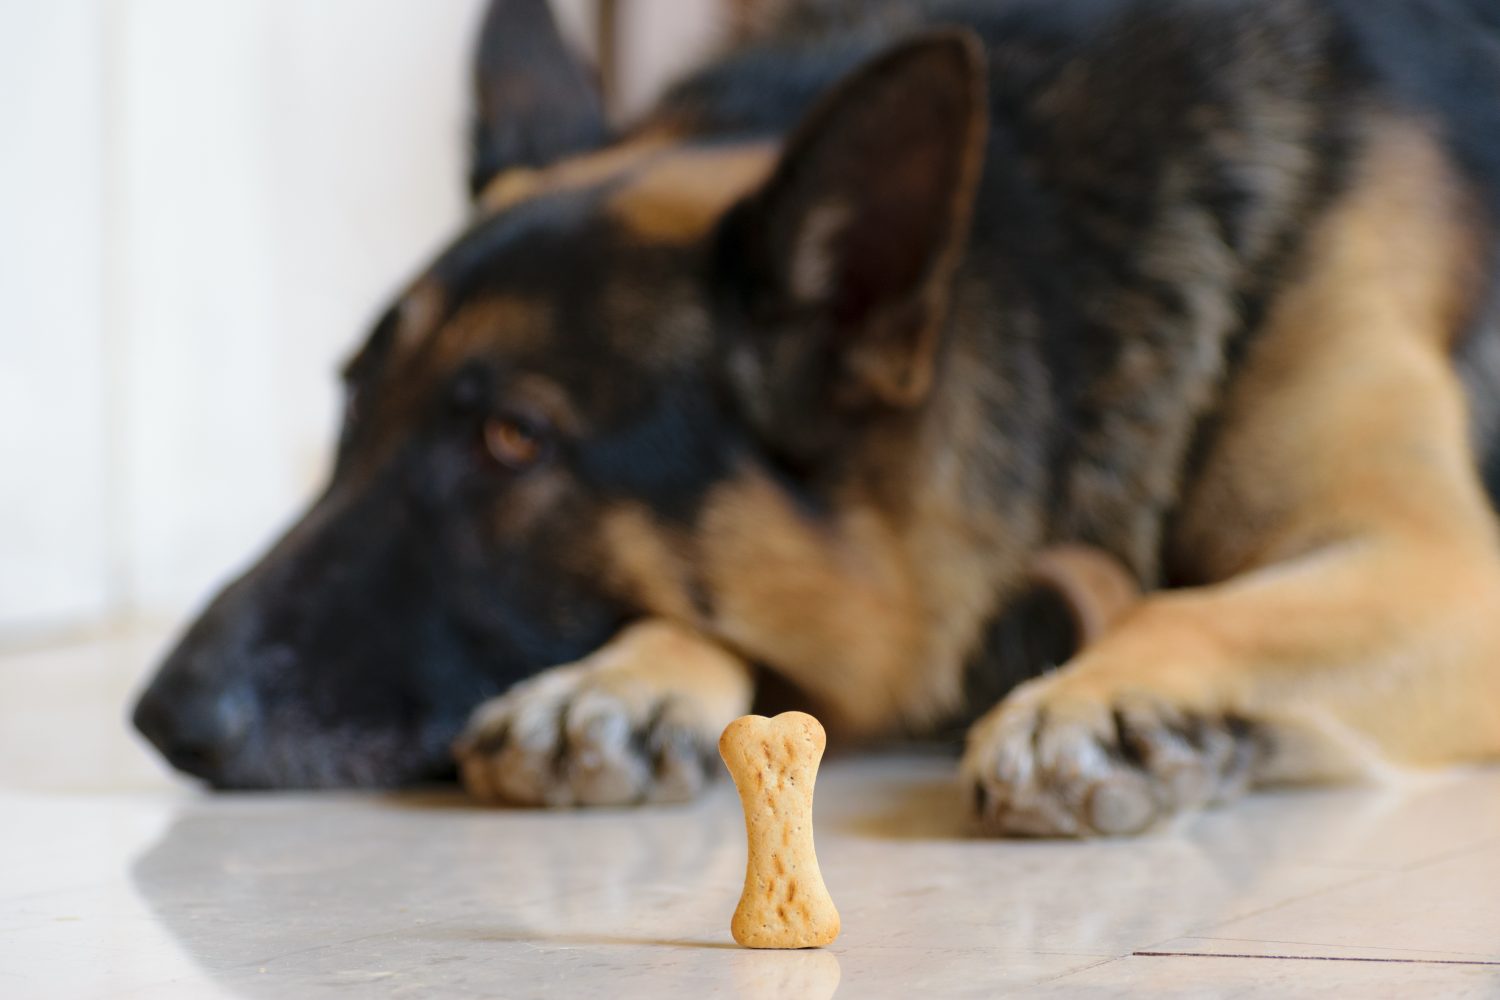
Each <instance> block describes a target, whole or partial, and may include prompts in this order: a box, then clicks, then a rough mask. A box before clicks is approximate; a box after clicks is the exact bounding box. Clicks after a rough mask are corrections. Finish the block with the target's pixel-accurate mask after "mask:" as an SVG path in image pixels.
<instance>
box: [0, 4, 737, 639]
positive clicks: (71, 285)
mask: <svg viewBox="0 0 1500 1000" xmlns="http://www.w3.org/2000/svg"><path fill="white" fill-rule="evenodd" d="M482 6H483V3H482V0H443V2H441V3H414V2H412V0H317V2H316V3H294V2H290V0H213V2H205V0H46V2H17V3H9V4H3V5H0V136H3V137H4V138H3V143H4V145H3V154H0V220H4V222H3V225H0V301H3V302H5V303H6V320H5V322H4V324H3V325H0V640H5V639H13V638H15V637H17V636H22V637H24V636H28V635H34V634H37V633H39V632H41V633H45V632H48V631H52V630H55V629H57V628H60V627H71V626H78V625H89V624H93V623H98V622H100V621H104V620H108V619H110V618H111V617H116V616H119V615H122V614H139V613H145V614H149V615H175V614H180V613H182V611H183V610H184V609H185V608H187V607H188V606H190V605H192V604H194V603H196V602H198V601H199V600H201V599H202V597H203V596H204V595H205V593H206V591H207V590H208V589H209V588H210V587H211V586H213V585H215V584H216V583H217V582H219V581H221V580H222V579H224V578H225V577H226V576H227V575H228V574H229V573H230V572H232V571H233V570H234V569H236V568H238V567H239V566H241V565H243V563H244V562H245V560H247V559H248V558H249V557H251V556H252V555H253V554H254V553H255V552H256V551H257V550H258V549H259V548H261V547H262V546H263V545H264V544H265V543H266V542H267V541H269V539H270V538H271V537H272V536H274V534H275V533H276V532H278V531H279V530H280V529H281V527H282V526H284V524H285V523H286V522H287V521H288V520H289V519H290V518H291V517H292V516H293V514H294V513H295V511H296V509H297V508H298V507H299V505H301V504H302V503H304V502H305V501H306V499H307V498H308V497H309V496H310V495H311V493H312V492H313V491H314V490H315V489H316V488H317V485H318V483H319V481H320V479H321V477H322V475H323V470H324V468H325V464H326V459H327V455H328V449H329V444H330V440H331V437H332V435H333V432H334V428H335V426H336V409H337V395H336V384H335V379H334V371H335V370H336V368H337V365H338V362H339V361H340V360H341V359H342V357H343V356H344V355H345V354H346V353H347V352H348V351H350V350H351V349H352V348H353V347H354V346H355V345H356V342H357V341H358V339H359V338H360V336H361V333H362V331H363V330H364V328H365V327H366V326H367V324H368V323H369V322H370V321H371V319H372V318H373V317H374V316H376V315H377V314H378V313H379V311H380V309H381V308H382V306H383V303H384V301H385V299H386V297H387V296H388V295H389V294H390V293H391V292H392V291H393V290H394V289H395V288H397V287H398V286H399V285H400V284H401V283H402V282H403V281H404V280H405V279H406V278H407V277H408V276H409V275H410V274H412V273H413V272H414V271H415V269H417V268H418V267H419V266H420V265H421V263H422V261H423V260H424V259H426V258H427V257H428V256H429V255H430V254H431V253H432V252H433V251H434V250H436V249H437V248H438V247H439V246H440V245H441V244H442V243H443V242H444V240H445V239H446V238H447V237H448V236H449V235H451V234H452V233H453V232H454V231H455V230H456V229H457V228H458V227H459V226H460V225H461V223H462V220H463V218H464V214H465V204H464V201H463V197H462V193H463V178H464V166H465V165H464V160H463V153H464V144H465V141H466V136H467V132H466V114H467V104H466V98H467V93H466V88H467V72H468V67H467V64H466V58H467V54H468V51H469V48H470V46H471V44H472V34H473V31H474V28H475V26H476V25H477V23H478V19H479V17H480V15H481V13H482ZM558 7H559V8H560V11H561V13H562V15H563V19H564V22H565V24H566V25H567V26H568V28H569V29H570V30H571V31H572V32H574V33H575V34H576V35H577V36H578V37H579V38H580V39H584V38H587V37H588V35H589V33H590V28H591V12H592V4H591V3H590V2H589V0H562V2H559V4H558ZM624 8H625V14H626V17H627V23H626V30H625V32H624V37H625V39H626V44H627V46H629V48H628V50H627V52H626V53H625V54H624V65H623V75H622V83H623V89H624V94H623V101H622V103H623V104H624V105H625V106H626V107H640V106H641V105H643V104H644V103H645V102H646V99H647V97H648V95H649V93H650V92H652V91H653V90H654V89H655V88H656V86H657V85H658V84H659V82H660V80H661V79H662V77H664V76H666V75H669V74H671V73H674V72H676V71H677V69H678V68H679V67H680V66H681V65H682V64H683V63H684V62H685V61H688V60H690V59H692V58H694V56H695V54H696V53H697V52H699V51H700V50H701V49H702V47H703V45H704V44H705V41H706V39H707V37H708V36H709V35H710V34H711V33H712V31H713V29H714V27H715V23H716V20H717V8H716V5H714V4H712V3H710V2H709V0H702V2H692V3H684V2H682V0H633V2H631V3H627V4H625V5H624Z"/></svg>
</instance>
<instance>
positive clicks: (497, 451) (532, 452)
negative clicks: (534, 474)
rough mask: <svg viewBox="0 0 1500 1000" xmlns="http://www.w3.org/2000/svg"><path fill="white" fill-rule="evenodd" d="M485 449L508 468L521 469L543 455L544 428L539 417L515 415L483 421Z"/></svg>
mask: <svg viewBox="0 0 1500 1000" xmlns="http://www.w3.org/2000/svg"><path fill="white" fill-rule="evenodd" d="M484 449H485V451H486V452H487V453H488V454H489V456H490V457H491V458H493V459H494V460H495V461H497V462H499V463H500V464H501V465H503V466H505V467H506V468H507V469H511V470H513V471H515V472H520V471H521V470H523V469H528V468H530V467H531V466H533V465H535V464H536V463H537V462H540V461H541V460H542V459H543V458H544V457H545V456H546V453H547V438H546V432H545V428H543V426H542V424H541V422H540V421H538V420H534V419H531V418H528V417H522V416H517V415H515V414H510V415H506V416H499V417H490V418H489V419H488V420H486V421H485V422H484Z"/></svg>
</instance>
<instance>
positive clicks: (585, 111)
mask: <svg viewBox="0 0 1500 1000" xmlns="http://www.w3.org/2000/svg"><path fill="white" fill-rule="evenodd" d="M474 85H475V97H476V100H477V104H476V117H475V121H474V150H473V156H474V159H473V163H472V165H471V167H470V170H469V192H470V194H471V195H474V196H476V197H477V196H478V195H479V193H480V192H481V191H482V190H483V189H484V187H485V185H487V184H488V183H489V182H490V181H491V180H493V179H494V178H495V177H496V176H497V175H499V174H501V173H503V172H505V171H507V170H511V169H513V168H516V167H531V168H536V167H543V166H546V165H547V164H549V163H552V162H554V161H556V160H559V159H562V158H563V157H565V156H571V155H573V154H575V153H580V152H584V151H586V150H590V149H594V148H596V147H598V146H599V145H601V144H602V143H603V142H604V139H605V134H606V123H605V119H604V106H603V101H602V99H601V97H600V94H599V86H598V82H597V80H596V79H595V75H594V73H593V72H592V71H591V70H590V69H588V68H587V67H586V66H584V65H583V63H581V62H580V61H579V60H578V58H577V57H576V56H575V55H574V54H573V52H572V50H571V49H570V48H569V46H568V44H567V43H566V42H565V41H564V40H563V37H562V34H561V33H560V32H559V31H558V29H557V22H556V20H555V19H554V18H553V16H552V9H551V7H550V6H549V5H548V3H547V0H492V2H491V3H490V9H489V12H488V13H487V14H486V15H485V18H484V27H483V28H482V29H481V30H480V34H479V49H478V53H477V55H476V59H475V65H474Z"/></svg>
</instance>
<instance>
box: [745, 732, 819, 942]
mask: <svg viewBox="0 0 1500 1000" xmlns="http://www.w3.org/2000/svg"><path fill="white" fill-rule="evenodd" d="M825 745H826V737H825V735H824V733H823V726H822V724H821V723H819V722H818V720H817V719H814V718H813V717H812V716H810V715H808V714H806V713H805V712H783V713H782V714H781V715H778V716H776V717H775V718H774V719H767V718H766V717H764V716H760V715H747V716H744V717H742V718H739V719H736V720H735V721H733V722H731V723H730V724H729V726H728V727H727V728H726V729H725V730H724V735H722V736H721V737H719V754H720V756H722V757H723V758H724V763H725V764H726V765H728V767H729V773H730V774H731V775H733V776H734V784H735V787H736V788H738V789H739V792H740V804H741V805H742V806H743V807H744V809H745V835H746V839H747V841H748V843H749V860H748V861H747V863H746V865H745V889H744V892H743V893H742V894H741V895H740V905H739V906H738V907H737V908H736V909H735V911H734V920H733V921H732V922H731V924H730V930H731V932H732V933H733V934H734V939H735V940H736V941H738V942H739V943H740V944H742V945H744V946H745V947H746V948H817V947H821V946H822V945H826V944H828V943H830V942H831V941H833V939H834V938H836V937H838V935H839V914H838V910H836V909H835V908H834V906H833V899H832V898H830V897H829V895H828V889H827V887H826V886H824V884H823V874H822V872H820V871H819V870H818V858H817V855H816V854H814V852H813V825H812V800H813V783H814V782H815V781H816V780H817V776H818V763H819V761H821V760H822V759H823V748H824V746H825Z"/></svg>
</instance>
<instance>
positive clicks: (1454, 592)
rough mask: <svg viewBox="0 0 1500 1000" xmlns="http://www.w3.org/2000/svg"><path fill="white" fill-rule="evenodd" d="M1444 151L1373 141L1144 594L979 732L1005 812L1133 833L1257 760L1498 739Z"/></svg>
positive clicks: (1491, 538) (1471, 753)
mask: <svg viewBox="0 0 1500 1000" xmlns="http://www.w3.org/2000/svg"><path fill="white" fill-rule="evenodd" d="M1453 190H1454V187H1453V182H1452V181H1451V179H1450V178H1448V177H1447V176H1446V174H1445V171H1444V169H1443V165H1442V160H1441V154H1439V153H1438V152H1437V151H1436V150H1435V149H1434V148H1433V147H1432V145H1431V144H1430V143H1428V142H1427V141H1426V140H1425V139H1424V138H1423V137H1421V136H1420V135H1418V134H1416V133H1415V132H1413V131H1411V130H1403V129H1393V130H1392V131H1391V132H1390V133H1388V134H1386V135H1384V136H1382V137H1381V139H1379V140H1378V141H1377V142H1375V143H1374V144H1373V146H1372V151H1371V153H1370V154H1369V157H1368V158H1367V160H1366V162H1365V164H1364V173H1363V176H1362V179H1361V180H1360V181H1359V182H1358V183H1357V184H1356V186H1355V187H1354V189H1353V191H1352V193H1351V194H1349V195H1348V196H1346V199H1345V201H1344V202H1343V203H1342V204H1341V206H1340V207H1338V208H1336V209H1335V210H1334V211H1333V212H1332V213H1331V215H1330V218H1329V219H1328V220H1327V221H1325V223H1324V224H1323V225H1322V226H1321V228H1320V229H1319V230H1318V232H1317V234H1316V236H1315V239H1314V242H1313V244H1312V246H1311V247H1310V253H1309V258H1308V259H1309V260H1310V261H1311V262H1313V266H1312V267H1311V268H1310V269H1309V271H1308V273H1307V274H1306V277H1305V278H1304V279H1303V280H1302V281H1300V282H1299V283H1298V284H1297V285H1296V286H1294V287H1293V288H1291V289H1290V290H1288V291H1287V292H1286V293H1284V294H1283V297H1282V298H1281V299H1280V300H1279V301H1278V304H1277V306H1276V308H1275V309H1274V310H1273V314H1272V316H1271V317H1270V321H1269V326H1268V327H1267V329H1266V331H1265V332H1264V334H1263V335H1262V338H1261V339H1260V340H1259V341H1258V342H1257V343H1256V345H1255V347H1254V349H1253V350H1252V352H1251V354H1250V356H1249V357H1248V358H1247V360H1246V368H1245V369H1244V371H1243V372H1242V373H1241V375H1240V376H1239V378H1237V379H1236V382H1235V385H1234V388H1233V390H1232V392H1231V394H1230V395H1229V397H1228V398H1227V400H1226V406H1227V409H1226V411H1225V419H1224V424H1223V426H1224V430H1223V432H1222V433H1221V435H1220V436H1219V438H1218V440H1217V443H1216V444H1215V447H1214V449H1213V451H1212V453H1211V455H1210V458H1209V460H1208V462H1207V465H1206V467H1205V470H1204V472H1203V474H1202V476H1201V477H1200V478H1199V479H1198V480H1197V481H1196V482H1195V484H1194V485H1193V487H1192V488H1191V489H1189V490H1188V491H1187V493H1186V495H1185V497H1184V515H1183V517H1182V519H1181V523H1180V524H1179V525H1178V526H1177V530H1176V532H1175V536H1174V543H1173V544H1174V553H1175V555H1176V557H1177V561H1178V562H1180V563H1182V564H1183V565H1185V566H1188V567H1190V571H1191V572H1192V573H1193V574H1194V575H1195V576H1196V577H1198V578H1200V579H1202V580H1204V581H1205V583H1206V585H1204V586H1202V587H1197V588H1193V589H1186V590H1180V591H1176V592H1168V593H1164V594H1160V595H1157V596H1155V597H1152V598H1150V599H1148V600H1146V601H1145V602H1143V603H1142V604H1141V605H1140V606H1138V607H1137V608H1136V609H1135V610H1134V611H1132V612H1131V613H1129V614H1127V615H1126V616H1125V618H1124V619H1122V620H1121V621H1120V622H1119V623H1118V624H1117V625H1116V626H1115V627H1114V628H1113V629H1112V630H1111V631H1109V632H1108V633H1107V634H1106V635H1105V636H1104V637H1103V638H1102V639H1101V640H1100V641H1099V642H1098V643H1097V644H1095V645H1093V646H1091V647H1089V648H1087V649H1085V650H1084V651H1083V652H1082V653H1081V654H1080V655H1079V656H1078V657H1077V658H1076V659H1075V660H1074V661H1073V662H1071V663H1069V664H1067V665H1065V666H1064V667H1063V668H1061V669H1060V670H1058V671H1057V672H1056V673H1054V674H1052V675H1049V676H1046V677H1042V678H1039V679H1037V680H1035V681H1032V682H1030V683H1028V684H1026V685H1023V686H1022V687H1020V688H1018V689H1017V690H1016V691H1014V692H1013V693H1012V694H1011V696H1010V697H1008V698H1007V699H1006V700H1005V701H1004V702H1002V704H1001V705H1000V706H998V707H997V708H996V709H994V710H993V711H992V712H991V713H990V714H989V715H987V716H986V717H985V718H983V719H981V720H980V722H979V723H978V724H977V725H976V726H975V727H974V729H973V730H972V732H971V735H970V740H969V747H968V752H967V755H966V757H965V764H964V767H965V770H966V774H967V776H968V778H969V779H970V780H971V781H972V782H973V783H974V787H975V788H976V791H977V799H978V801H979V803H980V808H981V812H982V814H983V817H984V820H985V822H986V824H987V825H988V826H989V827H990V828H991V829H992V830H994V831H996V832H1006V833H1021V834H1049V835H1057V834H1061V835H1086V834H1092V833H1125V832H1132V831H1136V830H1139V829H1142V828H1144V827H1146V826H1147V825H1149V824H1150V823H1152V822H1154V821H1156V820H1158V819H1161V818H1163V817H1167V816H1170V815H1172V814H1174V813H1177V812H1179V811H1181V810H1183V809H1185V808H1190V807H1193V806H1197V805H1201V804H1204V803H1209V802H1214V801H1218V800H1222V799H1225V798H1228V797H1231V796H1233V795H1235V794H1236V793H1238V792H1239V791H1240V790H1242V789H1243V788H1245V787H1247V786H1248V785H1249V784H1252V783H1256V782H1270V781H1314V780H1326V779H1340V778H1348V777H1352V776H1356V775H1360V774H1367V773H1370V772H1371V771H1372V770H1378V769H1379V768H1382V767H1386V766H1389V765H1397V766H1402V765H1422V764H1431V763H1438V762H1443V761H1452V760H1461V759H1474V758H1480V757H1485V756H1493V755H1497V754H1500V541H1497V531H1496V520H1495V516H1494V513H1493V511H1492V509H1491V507H1490V505H1489V502H1488V499H1487V497H1486V496H1485V493H1484V490H1483V487H1482V485H1481V483H1480V482H1479V479H1478V476H1477V473H1476V470H1475V462H1474V459H1473V456H1472V453H1471V450H1470V445H1469V442H1468V427H1467V420H1466V413H1465V403H1464V397H1463V394H1462V390H1461V387H1460V384H1459V381H1458V378H1457V376H1456V374H1455V373H1454V371H1453V370H1452V367H1451V364H1450V362H1449V359H1448V356H1447V354H1448V344H1449V338H1450V336H1451V331H1453V330H1454V329H1457V328H1458V327H1460V326H1461V325H1462V322H1463V315H1464V314H1465V312H1466V308H1465V305H1464V301H1465V298H1466V296H1467V295H1468V294H1469V293H1468V292H1467V291H1466V285H1465V282H1464V281H1463V276H1464V274H1465V272H1466V270H1467V267H1468V265H1469V261H1471V260H1473V259H1476V258H1477V256H1478V255H1477V254H1474V253H1473V252H1472V247H1473V244H1472V242H1471V239H1470V238H1468V236H1467V234H1466V227H1465V225H1464V223H1463V220H1462V215H1461V212H1459V211H1458V208H1457V206H1458V205H1459V203H1460V201H1459V199H1458V198H1456V197H1454V196H1452V192H1453Z"/></svg>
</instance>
